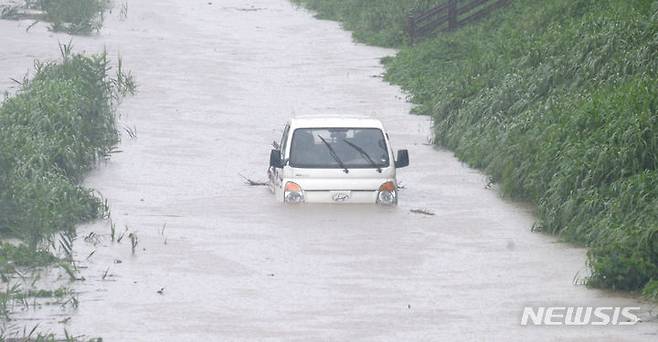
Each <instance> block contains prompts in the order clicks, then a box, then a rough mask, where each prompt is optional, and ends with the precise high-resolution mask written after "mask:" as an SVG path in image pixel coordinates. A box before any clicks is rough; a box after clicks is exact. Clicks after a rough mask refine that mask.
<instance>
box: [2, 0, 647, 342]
mask: <svg viewBox="0 0 658 342" xmlns="http://www.w3.org/2000/svg"><path fill="white" fill-rule="evenodd" d="M128 4H129V6H128V16H127V18H126V19H125V20H122V19H121V18H120V13H119V9H118V6H119V5H117V8H115V10H114V11H113V12H112V13H111V14H108V16H107V19H106V25H105V27H104V28H103V30H102V31H101V33H100V34H98V35H93V36H91V37H74V38H73V45H74V47H75V49H76V51H82V50H86V51H88V52H96V51H100V50H102V49H103V48H104V47H105V48H106V49H107V50H108V52H109V53H110V54H111V55H116V54H119V53H120V54H121V56H122V57H123V60H124V64H125V66H126V67H127V68H129V69H130V70H132V72H133V73H134V75H135V77H136V80H137V83H138V86H139V93H138V94H137V95H136V96H134V97H131V98H128V99H126V100H125V101H124V103H123V104H122V105H121V107H120V112H121V124H122V125H124V126H127V127H131V128H136V131H137V138H135V139H130V138H129V136H128V134H125V133H124V134H123V137H122V140H123V141H122V143H121V145H120V147H119V148H120V150H121V151H122V153H117V154H115V155H114V156H113V157H112V159H111V160H110V161H109V162H107V163H104V164H102V165H100V166H99V167H98V169H97V170H95V171H93V172H92V173H91V174H90V176H89V177H88V179H87V180H86V184H87V185H88V186H90V187H93V188H95V189H97V190H98V191H99V192H100V193H101V194H102V195H103V196H104V197H105V198H106V199H107V200H108V203H109V204H110V207H111V212H112V221H113V222H114V224H115V225H116V227H117V230H118V232H117V235H119V234H121V232H123V231H124V230H125V229H126V228H125V227H127V229H128V230H129V231H130V232H135V234H136V235H137V237H138V245H137V248H136V251H135V255H132V253H131V247H130V242H129V241H128V239H127V238H124V239H123V240H122V242H121V243H112V242H111V241H110V237H109V234H110V225H109V222H98V223H94V224H89V225H85V226H83V227H80V229H79V235H80V237H79V238H78V239H77V241H76V245H75V251H76V258H77V259H78V260H80V265H81V275H82V276H84V277H85V279H86V280H85V281H78V282H74V283H71V284H68V283H67V282H66V281H65V280H64V279H61V280H59V282H58V284H59V285H57V286H69V287H71V288H72V289H73V290H74V291H76V292H77V293H78V295H77V298H78V300H79V306H78V307H77V309H74V308H71V307H70V306H67V307H66V308H64V309H62V308H61V307H59V306H57V305H55V306H47V305H46V306H43V307H41V308H40V309H37V310H33V309H31V310H27V311H25V312H20V313H17V321H15V322H13V324H17V325H21V324H24V325H26V326H32V325H34V324H36V323H37V322H40V327H41V329H45V330H51V331H54V332H57V333H61V332H62V331H63V329H64V328H66V329H68V330H69V331H71V332H73V333H74V334H85V335H88V336H101V337H103V338H104V339H105V340H106V341H200V340H207V341H220V340H300V341H319V340H342V341H348V340H371V341H380V340H390V341H399V340H407V341H421V340H435V341H450V340H473V341H529V340H533V341H556V340H558V341H603V340H606V341H655V340H656V339H657V335H656V332H657V327H658V324H657V322H656V321H655V319H653V320H652V319H651V316H652V315H653V316H655V311H654V312H650V310H652V306H651V305H649V304H647V303H642V302H639V301H638V300H637V299H635V298H632V297H629V296H623V295H619V294H614V293H609V292H604V291H600V290H593V289H587V288H585V287H584V286H580V285H574V280H578V279H579V278H582V276H583V275H584V274H586V273H587V270H586V267H585V262H586V258H585V253H586V250H585V249H583V248H578V247H574V246H572V245H569V244H563V243H560V242H558V240H557V239H556V238H555V237H550V236H546V235H542V234H538V233H533V232H531V231H530V229H531V227H532V225H533V223H534V221H535V218H534V217H533V212H532V208H531V207H528V206H524V205H519V204H515V203H510V202H508V201H505V200H503V199H501V198H500V196H499V195H498V194H497V193H496V191H494V190H490V189H487V188H486V185H487V177H486V176H485V175H483V174H482V173H480V172H479V171H476V170H473V169H470V168H468V167H467V166H465V165H463V164H462V163H460V162H459V161H458V160H456V159H455V158H454V156H453V155H452V153H451V152H449V151H445V150H440V149H437V148H435V147H433V146H431V145H429V144H428V141H429V137H430V135H431V134H430V121H429V119H428V118H427V117H419V116H414V115H411V114H409V111H410V109H411V105H410V104H409V103H407V102H406V100H405V99H406V95H405V94H403V93H402V92H401V91H400V89H399V88H397V87H395V86H392V85H389V84H387V83H385V82H384V81H382V79H381V77H380V75H381V74H382V72H383V68H382V66H381V65H380V63H379V60H380V59H381V58H382V57H384V56H389V55H392V54H394V53H395V51H394V50H388V49H382V48H376V47H370V46H365V45H362V44H356V43H354V42H353V41H352V39H351V36H350V33H348V32H345V31H343V30H341V29H340V27H339V24H337V23H335V22H330V21H321V20H317V19H314V18H313V17H312V14H310V13H309V12H307V11H305V10H302V9H299V8H296V7H295V6H293V5H291V4H290V3H289V2H287V1H285V0H251V1H245V0H222V1H213V2H208V1H207V0H204V1H198V0H194V1H190V0H160V1H137V0H131V1H128ZM30 24H31V22H30V21H20V22H15V21H0V91H4V90H7V91H9V92H12V91H14V90H15V88H14V86H15V84H14V83H13V82H12V81H10V80H9V77H14V78H19V77H21V76H22V75H23V74H24V73H25V72H26V71H28V70H29V69H30V68H31V66H32V62H33V60H34V59H35V58H38V59H51V58H57V56H58V53H59V51H58V49H57V42H58V41H62V42H66V41H68V40H69V39H70V38H69V36H67V35H64V34H54V33H51V32H48V31H47V29H46V27H47V26H46V24H38V25H36V26H35V27H33V28H32V29H31V30H30V31H29V32H26V28H27V26H29V25H30ZM322 113H339V114H366V115H372V116H374V117H377V118H379V119H381V120H382V121H383V122H384V124H385V126H386V127H387V128H388V130H389V131H390V133H391V139H392V142H393V144H394V148H407V149H409V151H410V155H411V166H410V167H409V168H406V169H402V170H400V171H399V173H398V177H399V180H400V181H401V182H402V183H403V184H404V186H405V188H404V190H403V191H402V192H401V194H400V205H399V206H398V207H397V208H377V207H373V206H364V205H360V206H340V205H336V206H332V205H318V206H301V207H285V206H282V205H281V204H279V203H277V202H276V201H275V200H274V198H273V197H272V195H271V194H270V193H269V192H268V190H267V189H266V188H265V187H250V186H247V185H245V184H244V180H243V179H242V178H241V177H240V176H239V174H243V175H245V176H247V177H249V178H253V179H264V178H266V175H265V171H266V166H267V165H266V164H267V162H268V156H269V150H270V144H271V142H272V141H273V140H275V139H276V140H278V139H279V137H280V135H281V130H282V128H283V124H284V122H285V121H286V120H287V119H288V118H289V117H291V116H293V115H296V114H322ZM411 209H428V210H431V211H432V212H433V213H435V215H434V216H429V215H422V214H417V213H412V212H410V210H411ZM165 224H166V227H165V228H164V230H163V226H164V225H165ZM91 232H95V233H96V234H98V235H99V236H100V237H101V240H102V241H101V242H100V243H98V244H96V245H94V244H92V243H90V242H85V241H84V240H83V239H82V236H85V235H88V234H89V233H91ZM93 250H95V253H94V254H93V255H92V256H91V257H90V258H89V259H88V260H85V258H86V257H87V256H88V255H89V254H90V252H91V251H93ZM117 260H120V261H121V262H120V263H118V261H117ZM106 270H108V271H107V276H106V277H105V279H103V275H104V273H105V272H106ZM528 305H530V306H569V305H573V306H615V307H616V306H640V307H642V310H641V317H642V318H643V319H645V320H646V321H645V322H641V323H639V324H637V325H634V326H624V327H621V326H604V327H601V326H580V327H564V326H561V327H560V326H557V327H555V326H542V327H537V326H521V325H520V319H521V314H522V311H523V308H524V307H525V306H528ZM68 317H70V319H68ZM58 322H59V323H58Z"/></svg>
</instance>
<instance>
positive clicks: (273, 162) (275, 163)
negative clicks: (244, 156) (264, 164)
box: [270, 150, 283, 169]
mask: <svg viewBox="0 0 658 342" xmlns="http://www.w3.org/2000/svg"><path fill="white" fill-rule="evenodd" d="M270 167H274V168H277V169H280V168H282V167H283V160H281V151H279V150H272V151H270Z"/></svg>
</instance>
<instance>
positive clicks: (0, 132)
mask: <svg viewBox="0 0 658 342" xmlns="http://www.w3.org/2000/svg"><path fill="white" fill-rule="evenodd" d="M60 48H61V52H62V59H61V61H58V62H36V63H35V69H36V70H35V73H34V77H33V78H32V79H27V78H26V79H25V80H23V81H22V82H21V87H20V90H19V91H18V92H17V94H16V95H14V96H12V97H8V98H6V99H5V100H4V102H2V105H1V106H0V237H1V238H8V237H9V238H14V239H16V240H17V241H18V243H12V244H10V243H2V244H0V271H1V272H2V275H3V281H4V279H5V274H6V273H10V272H13V271H14V270H15V269H16V267H21V266H43V265H46V264H49V263H52V262H55V261H57V259H55V258H54V257H53V256H52V255H51V254H50V252H49V251H51V250H52V249H53V248H54V246H56V245H57V243H56V242H55V241H56V238H57V236H58V234H57V233H60V232H62V233H61V234H59V244H60V245H62V241H70V239H69V240H66V239H64V237H67V236H73V235H74V232H75V230H74V227H75V225H76V224H78V223H81V222H84V221H88V220H92V219H96V218H101V217H104V216H105V215H106V211H107V208H106V205H105V204H104V202H103V201H102V199H101V198H99V196H97V195H95V194H94V192H93V191H92V190H90V189H87V188H85V187H83V186H81V185H80V183H81V181H82V180H83V178H84V176H85V174H86V173H87V171H89V170H90V169H91V168H93V167H94V166H95V164H96V162H98V161H99V160H102V159H104V158H107V157H108V156H110V154H111V153H112V152H113V150H114V148H115V146H116V144H117V143H118V140H119V135H118V131H117V127H116V106H117V105H118V103H119V101H120V99H121V98H122V97H124V96H126V95H129V94H132V93H133V92H134V90H135V84H134V81H133V78H132V76H131V75H130V74H129V73H126V72H125V71H124V70H122V67H121V63H118V68H117V70H116V72H115V73H113V74H110V72H111V70H112V67H111V64H110V61H109V59H108V57H107V54H106V53H100V54H96V55H83V54H76V53H73V52H72V51H71V46H70V45H62V46H61V47H60Z"/></svg>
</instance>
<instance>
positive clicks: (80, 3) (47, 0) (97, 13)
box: [38, 0, 109, 34]
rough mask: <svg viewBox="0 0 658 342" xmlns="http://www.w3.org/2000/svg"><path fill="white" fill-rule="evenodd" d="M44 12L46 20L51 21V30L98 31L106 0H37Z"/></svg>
mask: <svg viewBox="0 0 658 342" xmlns="http://www.w3.org/2000/svg"><path fill="white" fill-rule="evenodd" d="M38 4H39V7H40V8H41V9H42V10H44V11H45V12H46V20H47V21H49V22H51V23H53V24H52V29H53V31H65V32H68V33H74V34H81V33H91V32H94V31H99V30H100V28H101V27H102V26H103V13H104V12H105V10H106V9H107V8H108V6H109V2H108V1H107V0H39V2H38Z"/></svg>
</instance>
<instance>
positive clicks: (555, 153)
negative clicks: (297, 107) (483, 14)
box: [305, 0, 658, 299]
mask: <svg viewBox="0 0 658 342" xmlns="http://www.w3.org/2000/svg"><path fill="white" fill-rule="evenodd" d="M305 2H309V3H311V2H313V1H310V0H309V1H305ZM323 2H324V1H323ZM400 2H404V3H406V4H407V5H402V4H401V5H400V6H413V5H414V4H416V3H417V2H416V1H413V0H402V1H400ZM327 3H332V4H333V5H329V4H325V5H324V6H325V7H327V8H333V7H336V6H339V5H340V4H343V5H345V4H349V3H351V2H350V1H338V0H334V1H327ZM378 5H379V4H378V3H377V4H375V3H373V4H371V6H378ZM364 6H365V5H364ZM311 8H314V9H318V10H322V7H319V5H317V4H316V5H313V6H311ZM360 8H361V7H359V6H354V7H353V8H343V9H342V10H343V11H345V12H350V11H354V12H355V13H354V14H353V15H354V16H358V14H357V13H360V12H361V10H360ZM392 8H393V7H391V6H390V5H382V7H381V8H380V9H382V10H390V9H392ZM328 13H329V16H330V17H333V18H338V19H341V20H351V19H346V18H344V17H340V16H336V15H334V14H332V12H330V11H328ZM392 15H393V14H391V15H389V17H391V18H392ZM396 20H399V19H396ZM394 25H398V24H396V23H390V24H389V25H388V26H389V27H393V26H394ZM345 26H346V27H347V28H351V29H357V30H359V32H357V33H355V36H356V37H357V38H359V37H361V36H362V35H366V36H370V38H368V39H364V41H367V42H372V41H373V40H371V38H372V39H375V37H376V35H370V34H369V33H368V30H367V29H363V28H360V27H359V26H358V25H357V26H353V25H348V24H346V25H345ZM656 37H658V1H656V0H637V1H613V0H603V1H594V0H578V1H572V0H556V1H544V2H537V1H532V0H518V1H514V2H512V3H511V5H510V6H508V7H506V8H505V9H503V10H501V11H499V12H496V13H494V14H493V15H492V16H491V17H489V18H488V19H485V20H484V21H483V22H481V23H479V24H476V25H471V26H467V27H465V28H463V29H461V30H459V31H457V32H454V33H450V34H441V35H439V36H437V37H435V38H433V39H429V40H427V41H425V42H422V43H420V44H418V45H416V46H413V47H403V48H402V50H401V51H400V52H399V53H398V55H397V56H396V57H394V58H389V59H387V60H386V66H387V74H386V79H387V80H389V81H391V82H393V83H397V84H400V85H401V86H402V87H403V88H404V89H405V90H406V91H408V92H409V93H410V94H411V95H412V99H413V101H414V102H415V103H416V104H417V107H416V108H415V111H416V112H417V113H420V114H426V115H431V116H432V117H433V119H434V124H435V126H434V130H435V141H436V142H437V143H439V144H441V145H443V146H446V147H448V148H450V149H452V150H453V151H455V153H456V155H457V156H458V157H459V158H460V159H462V160H464V161H466V162H468V163H469V164H470V165H472V166H474V167H478V168H481V169H484V170H486V171H487V172H488V173H489V174H490V175H491V176H492V177H493V179H494V180H496V181H497V182H498V183H499V184H500V185H501V190H502V191H503V192H504V193H505V194H507V195H509V196H511V197H513V198H518V199H524V200H530V201H532V202H534V203H536V204H537V206H538V216H539V220H540V222H539V226H540V227H541V229H542V230H543V231H546V232H549V233H552V234H557V235H560V236H561V237H562V238H564V239H565V240H567V241H572V242H576V243H579V244H583V245H586V246H589V247H590V250H589V253H588V258H589V264H590V266H591V269H592V275H591V277H590V278H589V281H588V284H589V285H591V286H596V287H605V288H612V289H622V290H631V291H635V290H641V289H644V293H645V295H647V296H648V297H653V298H654V299H655V298H656V293H657V292H658V291H656V288H657V287H658V286H656V282H657V281H658V169H657V167H658V40H656ZM388 42H391V43H395V40H390V41H388ZM546 262H550V260H547V261H546Z"/></svg>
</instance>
